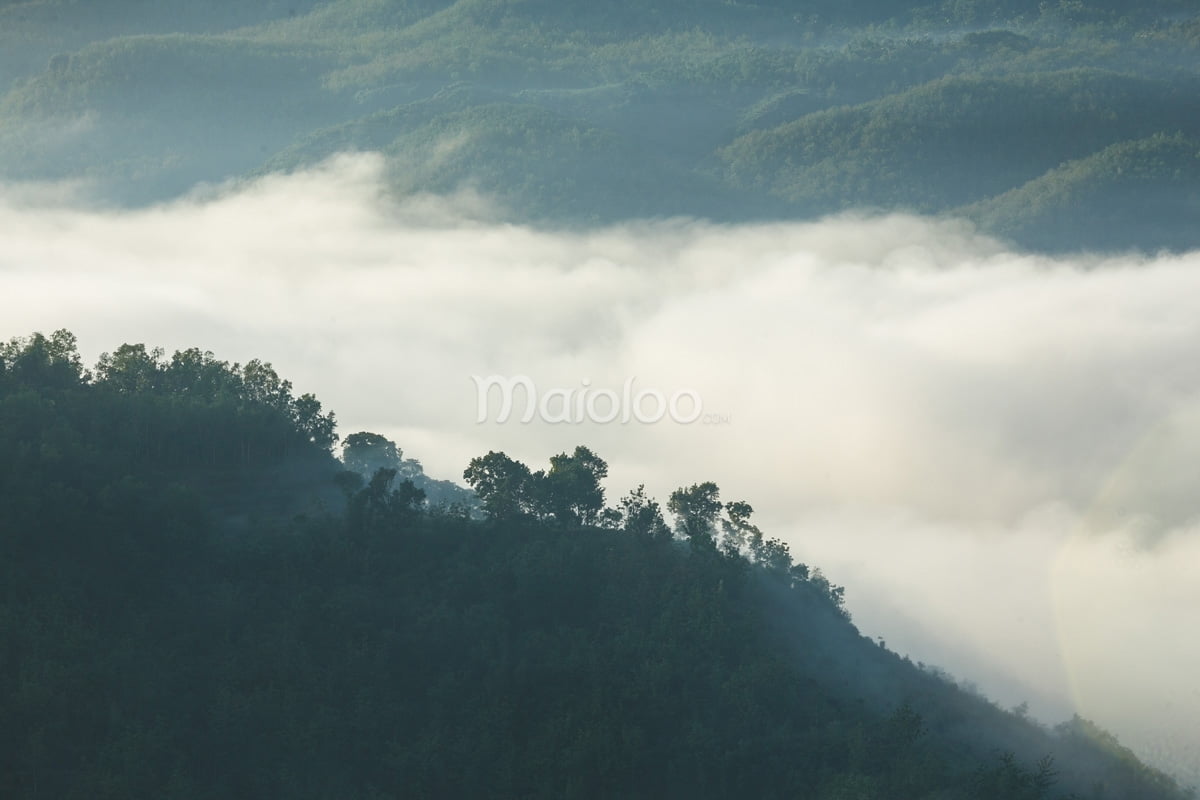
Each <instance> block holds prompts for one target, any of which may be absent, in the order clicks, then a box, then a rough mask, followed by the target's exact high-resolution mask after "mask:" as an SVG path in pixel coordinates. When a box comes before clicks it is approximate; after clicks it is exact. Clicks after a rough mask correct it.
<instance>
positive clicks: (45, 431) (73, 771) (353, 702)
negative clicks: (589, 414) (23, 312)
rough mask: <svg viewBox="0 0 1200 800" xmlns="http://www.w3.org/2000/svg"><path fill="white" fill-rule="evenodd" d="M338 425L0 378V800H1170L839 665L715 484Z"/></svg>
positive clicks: (1088, 760)
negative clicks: (401, 444)
mask: <svg viewBox="0 0 1200 800" xmlns="http://www.w3.org/2000/svg"><path fill="white" fill-rule="evenodd" d="M334 422H335V420H334V417H333V415H332V414H330V413H327V412H325V411H324V410H323V409H322V408H321V405H320V403H319V402H318V401H317V400H316V399H315V398H313V397H312V396H310V395H300V396H296V395H295V393H294V392H293V390H292V387H291V385H290V384H289V383H288V382H287V381H286V380H284V379H282V378H280V377H279V376H278V375H277V374H276V373H275V372H274V370H273V369H271V367H270V365H268V364H266V363H264V362H261V361H251V362H248V363H247V364H244V365H240V364H229V363H227V362H224V361H220V360H218V359H217V358H216V357H215V356H213V355H212V354H211V353H207V352H205V351H201V350H198V349H191V350H185V351H181V352H178V353H175V354H173V355H172V356H170V357H167V356H166V355H165V354H164V353H162V352H161V351H158V350H153V349H147V348H146V347H144V346H142V345H124V346H122V347H120V348H117V349H116V350H114V351H113V352H112V353H111V354H106V355H104V356H103V357H101V359H100V360H99V362H98V363H97V364H96V365H95V367H94V368H93V369H90V370H89V369H86V368H85V367H84V365H83V364H82V363H81V360H80V358H79V356H78V353H77V351H76V348H75V342H74V338H73V337H72V336H71V335H70V334H69V333H67V332H65V331H60V332H58V333H55V334H54V335H52V336H50V337H44V336H41V335H34V336H31V337H28V338H25V339H17V340H12V341H10V342H9V343H8V344H5V345H3V346H0V675H2V676H3V680H2V681H0V719H3V720H4V725H3V726H2V728H0V794H2V795H3V796H4V797H8V798H36V797H47V798H56V800H57V799H58V798H72V797H87V798H103V797H114V798H115V797H120V798H130V797H155V798H190V797H214V796H223V797H295V798H307V797H313V798H317V797H322V798H324V797H378V798H384V797H447V796H472V797H475V796H489V797H555V798H559V797H593V796H623V797H727V796H739V797H741V796H747V797H748V796H753V797H811V798H822V799H825V798H827V799H828V800H833V799H834V798H881V799H882V798H887V800H903V799H904V798H913V799H914V800H916V799H917V798H927V799H928V798H971V799H972V800H986V799H987V798H996V799H997V800H999V799H1000V798H1003V799H1004V800H1019V799H1020V798H1066V797H1078V798H1101V797H1103V798H1140V799H1142V800H1154V799H1155V798H1164V799H1174V798H1182V797H1186V796H1190V795H1187V794H1185V793H1184V792H1182V791H1181V790H1180V789H1179V788H1178V787H1176V786H1175V785H1174V783H1173V782H1172V781H1171V780H1170V779H1168V778H1166V777H1165V776H1163V775H1161V774H1159V773H1156V772H1154V771H1153V770H1150V769H1148V768H1147V767H1145V766H1144V765H1142V764H1140V763H1139V762H1138V761H1137V760H1136V759H1135V758H1134V757H1133V755H1132V754H1131V753H1129V752H1128V751H1127V750H1125V749H1124V748H1122V747H1121V746H1120V745H1119V743H1118V742H1117V740H1116V739H1115V738H1114V737H1112V736H1111V735H1109V734H1107V733H1105V732H1104V731H1101V730H1099V729H1098V728H1096V727H1095V726H1094V725H1092V724H1091V723H1089V722H1087V721H1086V720H1083V719H1079V718H1076V719H1073V720H1071V721H1069V722H1066V723H1064V724H1062V725H1060V726H1058V727H1056V728H1053V729H1047V728H1044V727H1041V726H1039V725H1038V724H1036V723H1034V722H1032V721H1030V720H1028V719H1027V718H1025V717H1024V716H1023V715H1021V714H1019V713H1014V712H1009V711H1003V710H1001V709H999V708H997V707H995V706H994V705H992V704H990V703H989V702H987V701H986V700H985V699H983V698H981V697H979V696H977V695H975V694H972V693H970V692H967V691H964V690H962V689H960V688H959V687H957V686H955V685H954V684H953V683H952V682H950V681H948V680H947V679H946V677H945V676H944V675H943V674H941V673H939V672H938V671H937V670H936V669H931V668H926V667H923V666H922V665H919V664H913V663H912V662H910V661H908V660H907V659H904V658H901V657H899V656H897V655H896V654H895V653H892V652H890V651H888V650H887V649H886V648H885V647H883V646H882V644H880V643H875V642H872V641H871V640H869V639H867V638H865V637H863V636H861V635H860V634H859V633H858V631H857V630H856V629H855V628H854V626H853V624H852V623H851V621H850V619H849V615H848V614H847V613H846V611H845V608H844V606H843V592H842V590H841V588H840V587H838V586H835V585H833V584H832V583H830V581H829V580H828V579H827V578H826V577H825V576H824V575H822V574H821V572H820V570H819V569H817V568H814V567H810V566H808V565H805V564H803V563H799V562H796V561H794V560H793V557H792V554H791V553H790V552H789V549H788V548H787V546H786V545H784V544H783V543H782V542H780V541H778V540H775V539H772V538H771V537H770V536H769V535H767V534H766V533H764V532H763V531H761V530H759V528H758V527H757V526H756V525H755V524H754V522H753V509H752V507H751V506H750V504H749V503H746V502H744V501H729V500H727V499H722V497H721V495H720V490H719V488H718V487H717V486H715V485H713V484H711V483H700V484H694V485H690V486H684V487H681V488H680V489H678V490H676V491H675V492H674V493H672V495H671V496H670V497H669V499H668V501H667V503H666V508H665V509H664V508H663V507H661V506H660V504H659V503H658V502H657V501H655V500H654V499H652V498H650V497H648V496H646V494H645V492H644V491H643V490H642V489H641V488H637V489H634V490H632V491H631V492H629V493H628V494H626V495H625V496H624V497H622V498H621V499H620V500H618V501H617V502H615V503H610V502H609V499H608V496H607V493H606V491H605V486H604V479H605V477H606V474H607V465H606V464H605V462H604V461H603V459H602V458H600V456H598V455H597V454H596V453H594V452H592V451H591V450H590V449H588V448H587V447H585V446H580V447H578V448H576V449H575V450H573V451H572V452H571V453H561V454H558V455H556V456H553V457H552V458H551V459H550V460H549V464H548V466H547V467H546V468H543V469H531V468H530V467H528V466H526V465H524V464H522V463H520V462H518V461H515V460H514V459H512V458H510V457H508V456H507V455H505V454H503V453H497V452H491V453H487V454H485V455H481V456H479V457H478V458H476V459H473V460H472V461H471V462H470V464H468V465H467V466H466V469H465V471H464V476H463V477H464V480H465V481H466V482H467V483H468V484H469V485H470V486H471V487H472V489H473V490H474V492H473V493H471V492H468V491H467V490H465V489H464V488H462V487H459V486H456V485H454V484H451V483H449V482H437V481H433V480H432V479H430V478H428V477H426V476H424V473H423V470H421V468H420V465H419V463H418V462H415V461H413V460H412V459H406V458H404V455H403V453H402V452H401V451H400V449H399V448H398V447H397V446H396V445H395V443H393V442H390V441H389V440H387V439H386V438H385V437H382V436H379V435H377V434H372V433H369V432H359V433H355V434H351V435H350V436H348V437H346V439H345V440H344V441H341V447H340V448H338V443H339V441H340V440H339V437H338V436H337V434H336V431H335V428H334ZM335 451H337V452H339V453H340V455H341V459H340V460H339V459H336V458H335V457H334V452H335ZM435 492H441V499H439V500H438V501H436V502H430V499H429V498H428V497H427V495H432V494H433V493H435ZM664 511H665V512H666V513H665V514H664Z"/></svg>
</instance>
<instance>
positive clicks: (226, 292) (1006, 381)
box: [0, 156, 1200, 781]
mask: <svg viewBox="0 0 1200 800" xmlns="http://www.w3.org/2000/svg"><path fill="white" fill-rule="evenodd" d="M381 170H382V164H381V161H380V160H379V159H377V158H375V157H373V156H354V157H342V158H339V159H335V160H334V161H331V162H329V163H328V164H326V165H325V166H324V167H322V168H320V169H318V170H314V171H311V172H307V173H302V174H297V175H291V176H273V177H270V178H267V179H264V180H261V181H259V182H257V183H254V184H251V185H243V186H237V187H224V188H220V189H216V190H210V191H208V192H207V193H206V194H205V195H204V196H197V197H195V198H193V199H191V200H187V201H180V202H176V203H173V204H171V205H167V206H161V207H155V208H151V209H147V210H141V211H125V212H114V211H106V210H102V209H95V208H89V207H87V204H86V203H84V202H82V201H79V200H78V199H75V200H73V199H72V197H73V195H72V192H71V191H70V187H66V188H64V187H4V188H0V321H2V322H3V325H2V326H0V336H4V337H8V336H15V335H24V334H27V333H29V332H32V331H34V330H41V331H46V332H49V331H50V330H52V329H55V328H60V327H67V328H70V329H71V330H73V331H74V332H75V333H76V334H78V335H79V337H80V340H81V345H82V347H83V349H84V351H85V355H86V356H87V357H88V359H89V360H94V358H95V357H96V356H97V355H98V354H99V352H100V351H101V350H102V349H111V348H113V347H115V346H116V345H118V344H120V343H122V342H126V341H129V342H145V343H147V344H151V345H152V344H158V345H162V346H164V347H165V348H167V349H168V351H170V350H171V349H173V348H180V347H187V346H192V345H198V346H201V347H203V348H206V349H211V350H213V351H214V352H215V353H216V354H217V355H218V356H219V357H222V358H225V359H229V360H237V361H245V360H247V359H249V358H253V357H262V358H264V359H266V360H269V361H271V362H273V363H274V365H275V366H276V368H277V369H278V370H279V371H280V373H281V374H283V375H284V376H286V377H289V378H290V379H291V380H292V381H293V382H294V383H295V384H296V387H297V389H298V390H299V391H314V392H316V393H317V394H318V396H319V397H320V398H321V399H322V401H323V402H324V403H325V405H326V406H327V407H330V408H332V409H334V410H336V412H337V414H338V417H339V420H340V430H341V432H342V433H343V434H347V433H351V432H353V431H356V430H361V429H368V430H376V431H379V432H382V433H386V434H388V435H389V436H391V437H393V438H395V439H396V440H397V442H398V443H399V444H400V445H401V446H402V447H403V448H404V450H405V452H406V455H410V456H415V457H417V458H420V459H421V460H422V461H423V463H424V464H425V467H426V471H427V472H429V473H430V474H432V475H434V476H437V477H453V478H457V477H458V476H460V475H461V472H462V469H463V467H464V466H465V465H466V463H467V461H468V460H469V459H470V458H471V457H472V456H474V455H478V454H481V453H484V452H486V451H487V450H489V449H502V450H504V451H506V452H508V453H509V454H510V455H513V456H515V457H519V458H521V459H523V460H525V461H527V462H528V463H530V464H531V465H538V466H540V465H541V464H542V463H543V462H544V461H545V460H546V459H547V458H548V457H549V456H550V455H551V454H553V453H556V452H559V451H562V450H565V449H568V448H570V447H572V446H574V445H575V444H579V443H583V444H587V445H589V446H591V447H592V448H593V449H595V450H596V451H597V452H598V453H599V454H600V455H602V456H603V457H605V458H606V459H608V461H609V462H610V465H611V467H612V469H611V477H610V480H609V494H610V498H611V499H612V500H615V499H616V498H617V497H619V496H620V494H623V493H624V492H625V491H626V490H627V489H628V488H630V487H631V486H633V485H635V484H637V483H642V482H644V483H646V484H647V487H648V489H650V490H651V491H652V492H653V493H655V494H657V495H658V496H659V497H660V498H662V499H665V496H666V494H667V493H668V492H669V491H670V490H671V488H673V487H675V486H678V485H680V484H690V483H693V482H697V481H702V480H715V481H716V482H717V483H718V484H719V485H720V486H721V487H722V496H723V497H725V498H726V499H741V498H744V499H746V500H749V501H750V502H751V503H752V504H753V505H754V506H755V508H756V509H757V512H758V516H759V517H760V524H762V525H763V527H764V528H766V529H767V530H768V532H769V533H774V534H777V535H783V536H784V537H785V538H786V539H787V540H788V541H789V542H790V543H791V544H792V547H793V552H794V553H795V555H796V556H797V557H798V558H799V559H800V560H804V561H806V562H809V563H812V564H814V565H819V566H822V567H823V568H824V569H825V570H826V572H827V573H828V574H829V575H830V577H831V578H832V579H833V580H834V581H835V582H839V583H844V584H846V586H847V595H848V605H849V607H850V608H851V610H852V612H853V613H854V615H855V619H856V622H857V623H858V625H859V627H860V628H861V629H862V630H863V632H864V633H867V634H870V635H872V636H882V637H883V638H885V639H886V640H887V642H888V645H889V646H890V647H892V648H893V649H897V650H899V651H901V652H906V653H909V654H911V656H912V657H913V659H914V660H921V661H925V662H927V663H934V664H940V665H942V666H944V667H946V668H947V669H949V670H950V671H951V672H952V673H954V674H956V675H957V676H958V677H960V678H964V679H968V680H972V681H974V682H975V683H977V684H979V686H980V687H981V688H982V689H983V690H984V691H985V693H987V694H988V695H989V696H991V697H993V698H995V699H997V700H998V701H999V702H1002V703H1004V704H1006V705H1009V704H1015V703H1017V702H1020V701H1021V700H1028V701H1029V702H1030V704H1031V708H1032V710H1033V711H1034V712H1035V713H1038V714H1039V715H1044V716H1046V717H1062V716H1064V715H1068V714H1069V713H1072V712H1073V711H1076V710H1078V711H1079V713H1081V714H1083V715H1084V716H1087V717H1089V718H1092V719H1095V720H1096V721H1097V722H1099V723H1100V724H1101V725H1104V726H1105V727H1108V728H1110V729H1112V730H1114V731H1115V732H1116V733H1117V734H1118V735H1119V736H1120V737H1121V739H1122V740H1123V741H1125V742H1126V743H1128V744H1130V745H1132V746H1134V747H1135V748H1136V749H1137V750H1139V752H1140V753H1142V754H1144V755H1146V756H1148V757H1149V758H1150V759H1151V760H1153V761H1156V762H1158V763H1164V764H1169V765H1171V766H1172V767H1174V768H1175V769H1176V771H1177V772H1186V773H1187V775H1186V777H1188V778H1189V779H1190V780H1193V781H1200V741H1197V739H1196V733H1195V729H1196V725H1195V720H1197V719H1200V688H1197V686H1196V684H1195V681H1194V679H1193V677H1192V676H1194V675H1195V674H1200V637H1197V636H1196V635H1195V633H1194V629H1195V624H1194V621H1193V616H1194V613H1195V611H1197V610H1200V580H1198V579H1200V528H1198V526H1200V522H1198V520H1200V492H1197V491H1196V485H1197V478H1198V477H1200V403H1198V402H1197V401H1198V399H1200V314H1197V313H1196V301H1195V298H1197V297H1200V253H1190V254H1184V255H1178V256H1161V257H1144V256H1133V255H1129V256H1124V255H1115V256H1104V257H1101V256H1094V257H1086V258H1085V257H1080V258H1077V259H1073V260H1068V259H1050V258H1045V257H1039V256H1033V255H1028V254H1023V253H1018V252H1012V251H1010V250H1009V249H1007V248H1006V247H1005V246H1004V245H1003V244H1002V243H999V242H996V241H994V240H991V239H988V238H985V237H982V236H979V235H977V234H976V233H975V232H974V231H973V230H972V229H971V228H969V227H968V226H966V225H964V224H961V223H957V222H947V221H939V220H931V219H922V218H916V217H906V216H888V217H882V218H863V217H856V216H846V217H839V218H834V219H827V220H824V221H821V222H816V223H811V224H777V225H751V226H717V225H711V224H705V223H699V222H694V221H686V220H670V221H658V222H646V223H641V224H637V225H627V226H621V227H616V228H605V229H598V230H588V231H576V232H561V231H560V232H549V231H539V230H533V229H530V228H525V227H519V226H512V225H504V224H498V223H493V222H489V221H488V219H487V208H488V207H487V203H486V202H485V201H484V200H482V199H480V198H478V197H473V196H461V197H456V198H448V199H447V198H441V199H439V198H415V199H413V198H410V199H407V200H395V199H392V198H389V197H387V196H386V195H385V193H384V190H383V188H382V181H381V180H380V176H381ZM473 375H478V376H487V375H503V376H516V375H524V376H528V377H529V378H530V379H531V380H532V381H533V382H534V383H535V384H536V386H537V389H538V391H539V392H541V393H543V394H544V393H545V392H549V391H552V390H555V389H559V390H564V391H565V390H576V391H580V390H587V391H592V392H594V391H598V390H602V389H606V388H611V389H613V390H614V391H617V392H620V390H621V388H622V387H623V386H624V385H625V384H626V383H627V382H630V381H632V385H633V386H634V387H636V390H657V391H660V392H662V393H663V394H664V395H665V396H670V395H672V394H673V393H676V392H680V391H685V390H686V391H690V392H694V393H695V394H696V395H697V396H699V397H700V398H702V401H703V415H702V416H701V418H700V419H699V420H698V421H697V422H695V423H692V424H688V425H684V424H677V423H675V422H672V421H670V420H669V419H664V420H662V421H660V422H658V423H656V424H641V423H638V422H637V421H636V420H634V421H631V422H628V423H626V424H620V423H619V422H613V423H609V424H603V425H602V424H594V423H590V422H587V421H584V422H582V423H580V424H571V423H563V424H549V423H546V422H542V421H538V420H536V419H535V421H533V422H531V423H529V424H521V423H520V422H518V421H517V420H515V419H513V420H509V421H508V422H507V423H503V424H501V423H498V422H495V421H494V415H493V420H492V421H489V422H485V423H483V424H479V423H477V422H476V419H477V414H478V408H477V395H476V388H475V385H474V383H473V382H472V380H471V376H473ZM576 396H577V395H576ZM518 416H519V414H518Z"/></svg>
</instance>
